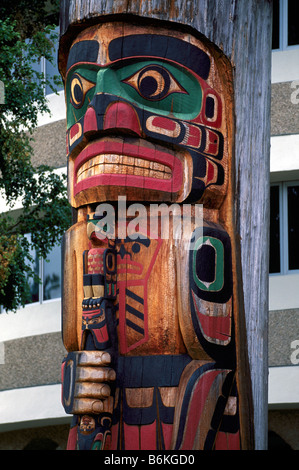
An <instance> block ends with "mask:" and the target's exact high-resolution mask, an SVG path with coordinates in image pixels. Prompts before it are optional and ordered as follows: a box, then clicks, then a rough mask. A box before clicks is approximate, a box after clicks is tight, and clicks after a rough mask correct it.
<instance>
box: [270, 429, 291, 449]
mask: <svg viewBox="0 0 299 470" xmlns="http://www.w3.org/2000/svg"><path fill="white" fill-rule="evenodd" d="M268 450H293V449H292V447H291V446H290V445H289V444H288V443H287V442H285V441H284V440H283V439H282V438H281V437H280V436H279V435H278V434H276V432H274V431H269V432H268Z"/></svg>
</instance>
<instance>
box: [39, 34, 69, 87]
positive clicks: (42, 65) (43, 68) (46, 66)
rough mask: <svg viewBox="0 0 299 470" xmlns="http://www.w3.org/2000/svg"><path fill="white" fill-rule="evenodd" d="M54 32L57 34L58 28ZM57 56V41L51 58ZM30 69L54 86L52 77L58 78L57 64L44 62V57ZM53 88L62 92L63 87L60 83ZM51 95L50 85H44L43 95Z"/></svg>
mask: <svg viewBox="0 0 299 470" xmlns="http://www.w3.org/2000/svg"><path fill="white" fill-rule="evenodd" d="M56 32H57V33H58V27H57V29H56ZM57 54H58V40H57V42H56V43H55V45H54V51H53V57H54V59H55V57H57ZM32 68H33V70H35V71H36V72H38V73H42V74H43V75H44V77H45V78H46V79H47V80H48V81H49V82H50V83H51V84H52V85H53V86H54V80H53V77H54V76H55V75H56V76H60V74H59V70H58V65H57V62H56V63H55V65H53V64H51V62H49V61H48V60H46V59H45V58H44V57H42V58H41V60H40V61H38V62H34V63H32ZM54 88H55V89H56V90H57V91H62V90H63V85H62V82H61V85H60V86H56V85H55V86H54ZM51 93H53V91H52V89H51V87H50V85H48V84H47V85H45V95H50V94H51Z"/></svg>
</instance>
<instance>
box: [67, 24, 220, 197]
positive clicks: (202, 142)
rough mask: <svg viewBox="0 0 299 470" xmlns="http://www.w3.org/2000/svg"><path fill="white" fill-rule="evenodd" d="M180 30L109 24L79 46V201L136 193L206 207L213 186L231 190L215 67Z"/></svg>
mask: <svg viewBox="0 0 299 470" xmlns="http://www.w3.org/2000/svg"><path fill="white" fill-rule="evenodd" d="M172 34H173V35H169V31H167V30H162V29H161V30H160V29H157V30H155V33H148V29H147V28H141V27H140V28H136V27H134V26H132V25H127V29H126V27H124V25H123V24H116V25H115V24H109V23H105V24H104V25H99V26H95V27H94V28H90V29H87V30H85V31H83V32H82V33H81V34H80V35H79V36H78V38H77V39H76V40H75V41H74V43H73V45H72V47H71V49H70V52H69V55H68V61H67V67H66V76H65V93H66V103H67V146H68V157H69V175H71V177H72V178H73V179H72V181H71V185H72V188H71V193H72V195H71V197H72V198H73V197H74V198H76V197H77V202H75V205H80V204H81V201H88V202H89V203H91V202H97V201H98V200H101V198H104V199H112V200H113V199H115V198H116V197H117V196H118V195H120V194H123V195H126V196H128V194H129V193H130V197H131V198H132V199H135V198H137V199H140V200H148V201H153V200H159V201H160V200H165V201H183V200H185V199H186V198H187V196H188V197H189V198H190V200H191V201H199V200H200V198H201V196H202V195H203V194H204V192H205V190H206V188H207V187H210V186H211V187H213V190H216V193H217V191H218V192H219V194H220V196H219V197H223V194H225V188H224V187H225V184H226V181H227V179H225V177H224V172H225V164H226V162H225V160H226V159H227V152H226V151H225V149H224V137H223V130H224V127H223V123H224V120H223V115H222V113H223V101H222V98H221V96H220V94H219V93H218V92H217V91H216V90H215V89H214V88H213V86H212V85H213V80H214V78H215V76H216V73H215V63H214V62H213V63H212V60H211V55H210V54H209V53H208V51H207V49H205V48H204V47H203V46H202V44H201V42H200V41H198V40H195V38H192V40H191V39H190V37H189V36H188V35H184V33H178V32H176V33H175V32H172ZM211 71H212V72H211ZM211 76H212V78H211V79H210V77H211ZM217 80H218V78H217ZM218 83H219V81H216V84H217V86H218ZM132 138H135V142H133V141H132ZM113 139H114V140H113ZM108 140H109V142H108ZM158 146H159V148H158ZM123 157H125V158H123ZM223 163H225V164H224V165H223ZM106 164H107V165H106ZM151 170H155V171H151ZM108 172H109V173H108ZM72 175H73V176H72ZM95 188H96V189H95ZM103 188H104V189H103ZM130 190H131V192H130ZM138 190H139V192H138ZM81 196H82V197H81Z"/></svg>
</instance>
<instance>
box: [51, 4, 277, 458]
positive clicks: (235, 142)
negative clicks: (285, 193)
mask: <svg viewBox="0 0 299 470" xmlns="http://www.w3.org/2000/svg"><path fill="white" fill-rule="evenodd" d="M111 20H112V21H126V22H127V23H131V24H134V23H136V20H138V24H144V25H148V27H149V28H151V27H152V25H153V26H154V27H156V24H155V22H154V20H160V21H161V23H160V24H161V26H165V27H166V28H167V26H169V24H172V25H173V26H175V25H178V28H180V27H181V29H182V31H184V32H186V33H188V34H189V33H192V35H194V36H195V37H198V38H203V40H204V43H206V44H207V45H208V44H211V47H212V50H213V51H214V54H215V57H216V56H217V66H219V68H220V69H222V73H221V79H222V83H224V84H226V85H227V87H228V88H226V86H224V89H230V87H231V85H232V89H231V92H232V93H231V96H229V95H228V94H226V99H227V100H232V98H233V105H234V118H233V117H232V118H230V119H227V121H226V124H227V131H226V135H227V139H228V145H229V148H232V149H233V159H232V165H231V166H230V173H229V182H228V194H229V198H230V200H229V201H228V203H227V204H225V205H224V207H222V216H221V220H225V224H226V226H227V227H230V228H232V227H233V228H232V230H231V231H230V235H231V240H232V256H233V259H232V262H233V266H234V279H237V280H238V282H236V283H235V284H234V289H235V291H234V296H235V300H236V302H237V310H238V311H241V312H242V310H243V300H242V299H243V298H244V309H245V317H244V318H243V317H242V315H240V317H239V319H238V324H237V327H236V335H237V338H236V340H237V344H238V345H239V347H237V363H238V365H239V367H238V383H239V386H240V390H241V392H240V397H241V407H242V410H243V415H242V418H241V419H243V420H244V421H245V423H243V425H244V429H245V436H244V438H243V444H244V445H243V448H246V447H250V446H251V445H252V441H253V439H252V435H251V433H252V432H253V429H252V426H249V427H248V425H246V423H247V424H248V423H249V422H251V421H250V420H251V416H250V409H251V406H250V396H248V393H247V392H248V390H246V388H247V387H248V376H250V375H251V382H252V392H253V404H254V437H255V448H256V449H265V448H266V446H267V373H268V369H267V310H268V309H267V305H268V270H267V267H268V249H267V246H268V219H269V215H268V214H269V209H268V202H269V201H268V184H269V137H270V119H269V110H270V63H271V2H269V1H266V0H264V1H256V0H249V1H247V0H246V1H245V0H242V1H236V0H227V1H226V2H219V1H217V0H209V1H208V0H200V1H196V2H189V1H186V0H181V1H180V0H170V1H164V0H155V1H154V0H153V1H151V2H149V1H145V0H144V1H140V2H136V1H133V0H132V1H130V0H123V1H122V0H118V1H108V2H107V1H106V0H105V1H103V0H73V1H72V0H71V1H62V3H61V42H60V50H59V66H60V71H61V74H62V76H63V77H65V69H66V65H67V58H68V51H69V48H70V45H71V43H72V42H73V41H74V38H75V37H77V35H78V34H80V32H81V31H84V30H85V29H86V27H87V26H93V25H96V24H101V23H103V22H107V21H111ZM164 22H166V23H164ZM167 22H170V23H167ZM206 41H207V42H206ZM209 41H210V43H209ZM215 46H216V47H215ZM217 50H218V51H219V52H217ZM222 53H223V54H224V55H223V54H222ZM227 63H230V64H231V67H232V68H231V67H228V66H227ZM221 64H222V65H221ZM231 70H232V72H233V76H232V77H231ZM89 123H90V124H89V125H90V126H91V127H90V129H91V132H92V120H90V121H89ZM135 194H136V193H135ZM146 196H149V193H147V194H146ZM96 197H97V196H96ZM114 197H115V196H114ZM212 197H213V196H212ZM131 200H134V194H132V196H131ZM149 200H150V197H149ZM208 200H209V199H208V198H206V200H204V204H205V205H207V204H208ZM87 203H88V198H87V199H86V200H85V201H84V200H83V199H80V200H79V201H78V203H77V204H78V205H77V207H79V206H80V205H81V204H83V205H84V204H87ZM216 205H217V204H216ZM208 207H209V204H208V206H207V208H208ZM211 207H215V206H214V205H213V204H212V205H211ZM227 208H229V209H227ZM220 212H221V211H220ZM235 234H237V236H235ZM238 253H239V254H240V259H241V265H240V264H239V262H238V256H239V255H238ZM241 280H242V281H243V287H242V282H240V281H241ZM236 289H237V290H236ZM245 332H246V333H245ZM241 345H243V346H241ZM244 354H245V356H246V355H247V354H248V357H249V364H250V372H249V371H248V369H247V362H246V360H245V361H244ZM249 395H250V394H249ZM242 400H243V402H242ZM246 410H248V414H246ZM251 424H252V423H251ZM246 433H247V434H246Z"/></svg>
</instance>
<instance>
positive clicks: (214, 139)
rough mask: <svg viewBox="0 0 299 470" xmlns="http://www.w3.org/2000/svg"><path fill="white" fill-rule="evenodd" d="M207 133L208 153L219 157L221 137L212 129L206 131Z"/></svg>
mask: <svg viewBox="0 0 299 470" xmlns="http://www.w3.org/2000/svg"><path fill="white" fill-rule="evenodd" d="M206 133H207V134H206V135H207V142H206V152H207V153H210V154H211V155H217V154H218V151H219V137H218V135H217V134H216V132H213V131H212V130H211V129H206Z"/></svg>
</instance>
